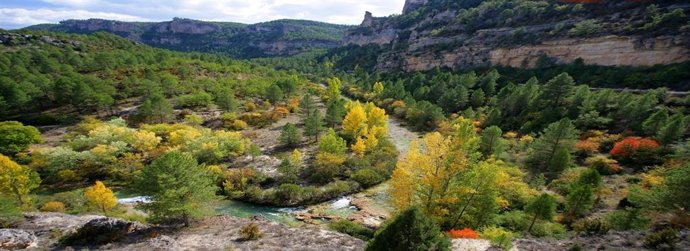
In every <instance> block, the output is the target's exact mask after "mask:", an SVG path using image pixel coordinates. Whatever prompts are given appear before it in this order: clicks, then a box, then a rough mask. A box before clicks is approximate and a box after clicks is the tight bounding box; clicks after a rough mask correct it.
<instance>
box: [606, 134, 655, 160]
mask: <svg viewBox="0 0 690 251" xmlns="http://www.w3.org/2000/svg"><path fill="white" fill-rule="evenodd" d="M659 147H660V145H659V143H657V142H656V141H655V140H653V139H649V138H637V137H627V138H625V139H623V140H621V141H619V142H617V143H616V144H615V145H614V146H613V149H611V152H610V154H611V155H613V156H616V157H621V158H629V157H632V156H633V155H635V154H636V153H638V152H641V151H645V152H649V151H655V150H657V149H659Z"/></svg>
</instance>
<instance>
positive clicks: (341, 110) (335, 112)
mask: <svg viewBox="0 0 690 251" xmlns="http://www.w3.org/2000/svg"><path fill="white" fill-rule="evenodd" d="M346 112H347V111H346V110H345V104H344V103H343V100H342V99H335V100H329V101H328V104H327V106H326V118H325V120H326V123H328V126H330V127H331V128H333V127H335V126H337V125H340V123H342V122H343V117H344V116H345V113H346Z"/></svg>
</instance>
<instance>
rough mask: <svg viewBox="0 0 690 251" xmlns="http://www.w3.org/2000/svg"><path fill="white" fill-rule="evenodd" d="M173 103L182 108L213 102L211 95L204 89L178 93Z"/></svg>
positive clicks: (203, 105)
mask: <svg viewBox="0 0 690 251" xmlns="http://www.w3.org/2000/svg"><path fill="white" fill-rule="evenodd" d="M175 104H177V106H178V107H182V108H197V107H208V106H210V105H211V104H213V97H212V96H211V94H208V93H206V92H204V91H201V92H197V93H192V94H187V95H180V96H178V97H177V99H176V102H175Z"/></svg>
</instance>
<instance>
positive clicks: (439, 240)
mask: <svg viewBox="0 0 690 251" xmlns="http://www.w3.org/2000/svg"><path fill="white" fill-rule="evenodd" d="M366 250H367V251H386V250H391V251H393V250H395V251H397V250H408V251H413V250H415V251H417V250H418V251H430V250H434V251H440V250H450V240H449V239H448V236H446V235H445V234H444V233H442V232H441V231H440V229H439V227H438V226H437V225H436V224H435V223H434V221H433V220H431V219H430V218H428V217H427V216H426V215H425V214H424V213H423V212H422V210H421V209H419V208H417V207H412V208H409V209H407V210H404V211H402V212H401V213H400V214H399V215H398V216H397V217H395V219H393V221H392V222H391V223H390V224H387V225H386V226H385V227H384V228H383V229H382V230H381V231H380V232H378V233H377V234H376V236H374V239H372V240H371V241H370V242H369V244H367V246H366Z"/></svg>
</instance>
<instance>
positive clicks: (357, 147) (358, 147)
mask: <svg viewBox="0 0 690 251" xmlns="http://www.w3.org/2000/svg"><path fill="white" fill-rule="evenodd" d="M351 148H352V152H354V153H355V154H357V156H359V157H360V158H361V157H363V156H364V152H365V151H366V150H367V146H366V145H365V144H364V140H363V139H362V137H358V138H357V141H356V142H355V143H354V144H352V146H351Z"/></svg>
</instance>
